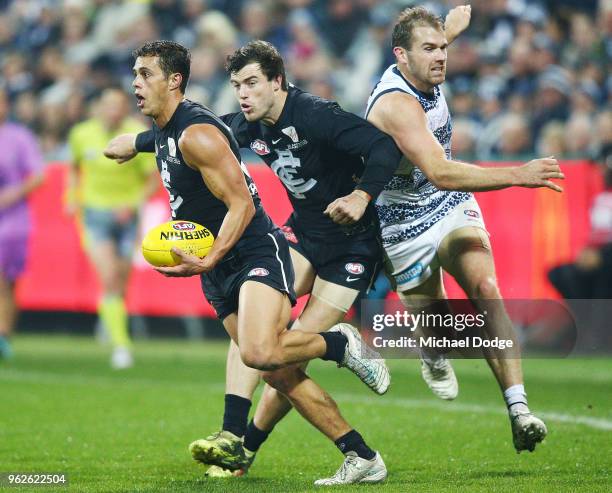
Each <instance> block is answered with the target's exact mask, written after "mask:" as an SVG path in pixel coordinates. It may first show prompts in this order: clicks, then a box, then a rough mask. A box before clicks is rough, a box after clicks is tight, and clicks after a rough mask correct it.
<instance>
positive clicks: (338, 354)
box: [319, 332, 348, 363]
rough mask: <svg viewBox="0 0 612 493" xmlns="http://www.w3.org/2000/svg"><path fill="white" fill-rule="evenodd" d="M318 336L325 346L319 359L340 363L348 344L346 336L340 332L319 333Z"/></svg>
mask: <svg viewBox="0 0 612 493" xmlns="http://www.w3.org/2000/svg"><path fill="white" fill-rule="evenodd" d="M319 335H320V336H321V337H323V339H325V343H326V344H327V349H326V350H325V354H324V355H323V356H321V359H323V360H325V361H335V362H336V363H340V362H341V361H342V358H343V357H344V352H345V351H346V345H347V343H348V340H347V339H346V336H345V335H344V334H342V332H319Z"/></svg>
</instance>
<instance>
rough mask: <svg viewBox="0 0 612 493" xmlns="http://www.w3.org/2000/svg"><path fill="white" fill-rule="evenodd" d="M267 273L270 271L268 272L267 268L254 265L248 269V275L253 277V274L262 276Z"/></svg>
mask: <svg viewBox="0 0 612 493" xmlns="http://www.w3.org/2000/svg"><path fill="white" fill-rule="evenodd" d="M268 274H270V272H268V269H264V268H263V267H255V268H254V269H251V270H250V272H249V274H248V277H253V276H258V277H264V276H267V275H268Z"/></svg>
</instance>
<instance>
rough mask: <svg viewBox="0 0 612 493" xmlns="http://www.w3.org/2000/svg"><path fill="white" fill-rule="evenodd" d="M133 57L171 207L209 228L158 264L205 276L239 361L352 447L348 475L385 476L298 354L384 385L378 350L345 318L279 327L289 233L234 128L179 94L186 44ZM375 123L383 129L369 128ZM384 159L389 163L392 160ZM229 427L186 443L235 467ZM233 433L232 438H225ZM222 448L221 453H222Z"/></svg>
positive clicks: (289, 296) (357, 478)
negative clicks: (267, 205)
mask: <svg viewBox="0 0 612 493" xmlns="http://www.w3.org/2000/svg"><path fill="white" fill-rule="evenodd" d="M134 57H135V64H134V77H135V78H134V81H133V84H132V85H133V87H134V93H135V95H136V99H137V103H138V107H139V108H140V109H141V111H142V113H143V114H145V115H147V116H150V117H151V118H152V119H153V130H152V136H153V139H152V140H153V146H154V150H155V154H156V160H157V164H158V169H159V171H160V174H161V177H162V181H163V184H164V186H165V187H166V189H167V191H168V193H169V196H170V206H171V209H172V216H173V218H175V219H183V220H189V221H195V222H197V223H200V224H202V225H203V226H205V227H207V228H208V229H209V230H210V231H211V232H212V233H213V234H214V235H215V238H216V240H215V242H214V245H213V247H212V249H211V251H210V253H209V254H208V255H207V256H206V257H205V258H204V259H200V258H198V257H195V256H193V255H188V254H186V253H184V252H182V251H180V250H179V249H175V252H176V253H177V254H178V255H180V257H181V261H182V262H181V264H179V265H178V266H175V267H158V268H156V270H158V271H159V272H161V273H162V274H165V275H167V276H178V277H186V276H192V275H200V276H201V280H202V287H203V290H204V293H205V295H206V297H207V298H208V300H209V301H210V303H211V304H212V306H213V307H214V308H215V310H216V312H217V315H218V317H219V318H220V319H221V320H222V321H223V324H224V326H225V328H226V330H227V332H228V333H229V335H230V336H231V338H232V340H233V341H234V342H235V344H236V345H237V347H238V348H239V356H240V359H241V360H242V362H243V363H244V365H246V366H245V368H246V367H248V368H249V369H256V370H258V371H261V372H262V376H263V379H264V380H265V381H266V382H267V383H268V384H270V385H271V386H272V387H274V388H275V389H277V390H278V391H279V392H281V393H282V396H283V399H287V400H288V401H289V402H290V403H291V405H293V407H295V408H296V409H297V410H298V411H299V412H300V414H302V416H304V418H305V419H307V420H308V421H309V422H310V423H311V424H312V425H313V426H315V427H316V428H317V429H318V430H319V431H321V432H322V433H323V434H325V435H326V436H327V437H328V438H330V439H331V440H333V441H335V442H336V445H337V446H338V447H339V448H340V450H341V451H342V452H343V453H345V454H346V455H347V458H346V460H345V462H344V467H345V468H346V467H349V466H347V463H348V464H349V465H350V466H352V472H353V474H352V475H350V476H349V477H347V478H346V481H345V482H379V481H382V480H384V479H385V478H386V475H387V471H386V468H385V465H384V462H383V461H382V458H381V457H380V454H379V453H378V452H375V451H373V450H372V449H370V448H369V447H368V446H367V445H366V443H365V441H364V440H363V438H362V437H361V435H360V434H359V433H358V432H357V431H356V430H354V429H352V428H351V426H349V424H348V423H347V422H346V421H345V420H344V419H343V418H342V416H341V415H340V412H339V410H338V407H337V406H336V404H335V402H334V401H333V400H332V399H331V397H330V396H329V395H327V394H326V393H325V392H324V391H323V389H321V388H320V387H319V386H318V385H317V384H315V383H314V382H313V381H312V380H311V379H310V378H308V376H307V375H306V374H305V373H304V371H303V369H302V368H301V367H300V365H299V364H296V363H303V362H306V361H308V360H310V359H313V358H322V359H325V360H333V361H335V362H336V363H338V364H339V365H341V366H346V367H347V368H349V369H350V370H352V371H353V372H354V373H356V374H357V375H358V376H359V377H360V378H361V379H362V380H363V381H364V382H365V383H367V384H368V385H369V386H370V387H372V389H373V390H375V391H377V392H384V391H385V390H386V388H387V387H388V384H389V374H388V369H387V368H386V365H385V364H384V361H382V360H379V359H374V358H371V357H368V356H371V355H368V354H367V352H364V353H363V354H362V348H361V341H360V339H359V338H358V334H357V335H355V334H354V333H353V332H352V331H350V330H344V331H342V330H336V331H330V332H321V333H316V332H312V331H311V332H306V331H304V330H300V327H297V328H296V329H294V330H290V331H288V330H286V327H287V324H288V322H289V318H290V311H291V310H290V309H291V303H294V302H295V292H294V288H293V285H294V273H293V269H292V264H291V258H290V255H289V249H288V246H287V241H286V239H285V237H284V235H283V233H282V232H281V231H280V230H279V229H278V228H276V227H275V226H274V225H273V223H272V222H271V220H270V219H269V217H268V216H267V215H266V213H265V212H264V210H263V208H262V207H261V205H260V200H259V196H258V194H257V188H256V187H255V184H254V183H253V182H252V181H251V179H250V177H249V176H248V173H247V171H246V167H245V166H244V164H243V163H242V162H241V161H240V154H239V146H238V143H237V142H236V140H235V139H234V136H233V134H232V132H231V130H230V129H229V128H228V127H227V126H226V125H225V124H224V123H223V122H222V121H221V120H220V119H219V118H218V117H216V116H215V115H214V114H213V113H212V112H211V111H210V110H208V109H207V108H205V107H204V106H202V105H200V104H197V103H193V102H191V101H188V100H185V99H184V92H185V87H186V85H187V81H188V78H189V69H190V55H189V52H188V51H187V50H186V49H185V48H184V47H182V46H181V45H179V44H177V43H173V42H169V41H156V42H152V43H147V44H145V45H144V46H143V47H141V48H140V49H138V50H136V51H135V52H134ZM365 125H366V126H368V127H369V126H370V124H367V123H365ZM371 128H373V127H371ZM373 133H375V134H377V135H378V134H380V132H379V131H378V130H376V129H374V130H373ZM381 135H382V134H381ZM385 138H386V139H387V140H388V146H389V148H390V149H393V151H390V153H388V154H385V155H384V156H381V157H380V158H379V159H380V161H382V160H383V157H384V158H387V159H388V158H392V160H395V161H396V162H397V160H398V159H399V154H398V151H396V147H395V144H393V142H392V141H391V140H390V139H388V138H387V137H385ZM386 168H390V169H391V172H393V170H394V165H391V166H389V165H386ZM380 179H382V180H384V179H385V177H384V176H383V177H380ZM382 185H384V182H383V183H381V184H380V185H377V187H378V188H376V187H373V193H377V192H378V191H380V189H382ZM359 200H362V201H364V200H363V199H359ZM364 202H365V201H364ZM364 209H365V206H361V205H357V206H354V204H353V203H352V202H351V200H350V199H347V204H344V203H343V204H338V205H337V206H336V207H335V208H333V207H332V208H331V211H332V213H333V214H335V215H338V216H342V217H345V216H346V217H349V218H353V217H355V218H357V217H358V216H359V215H361V214H362V213H363V210H364ZM335 211H340V212H335ZM324 330H325V329H324ZM280 368H285V369H284V370H279V369H280ZM235 402H236V401H234V403H235ZM239 404H240V402H239ZM240 412H241V410H240V409H236V408H235V407H234V406H230V407H229V408H228V409H227V410H226V414H228V415H229V416H228V421H229V422H230V423H232V422H233V419H232V416H231V415H233V414H236V413H240ZM247 412H248V408H247ZM245 421H246V418H245ZM245 425H246V423H245ZM224 433H225V436H223V434H224ZM227 434H230V435H232V437H233V436H234V435H233V434H231V433H229V432H228V431H226V432H221V433H219V434H218V436H217V437H216V438H220V440H217V441H215V440H214V438H212V439H211V440H212V441H213V442H214V445H215V446H217V447H216V448H214V449H211V448H210V447H208V445H207V442H206V441H197V442H194V443H193V444H192V445H191V447H190V449H191V452H192V454H193V455H194V457H195V458H196V459H203V458H207V459H210V458H211V457H209V456H210V455H211V454H212V455H213V456H215V457H217V458H218V459H219V462H218V465H226V466H228V468H229V469H237V468H239V467H240V466H241V465H242V464H244V462H245V461H246V458H245V456H244V451H243V450H242V447H241V441H240V440H239V439H238V440H237V441H233V442H232V441H228V440H226V438H227V436H226V435H227ZM202 442H204V443H202ZM228 443H229V445H230V447H229V448H223V445H224V444H228ZM220 452H225V455H223V454H221V455H219V454H217V453H220ZM230 459H231V460H230Z"/></svg>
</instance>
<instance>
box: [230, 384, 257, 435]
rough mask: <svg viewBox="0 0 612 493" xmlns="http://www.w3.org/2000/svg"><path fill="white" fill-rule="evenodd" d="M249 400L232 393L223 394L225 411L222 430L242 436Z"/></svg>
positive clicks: (247, 415)
mask: <svg viewBox="0 0 612 493" xmlns="http://www.w3.org/2000/svg"><path fill="white" fill-rule="evenodd" d="M250 409H251V401H250V400H249V399H245V398H244V397H240V396H238V395H234V394H225V412H224V413H223V430H225V431H229V432H231V433H233V434H234V435H236V436H237V437H242V436H243V435H244V432H245V431H246V427H247V420H248V419H249V410H250Z"/></svg>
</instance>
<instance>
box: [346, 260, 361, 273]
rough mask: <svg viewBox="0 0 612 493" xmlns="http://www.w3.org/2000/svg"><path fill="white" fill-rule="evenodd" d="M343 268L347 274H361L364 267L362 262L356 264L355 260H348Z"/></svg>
mask: <svg viewBox="0 0 612 493" xmlns="http://www.w3.org/2000/svg"><path fill="white" fill-rule="evenodd" d="M344 268H345V269H346V271H347V272H348V273H349V274H353V275H357V274H362V273H363V271H364V270H365V267H364V266H363V264H358V263H356V262H349V263H348V264H346V265H345V266H344Z"/></svg>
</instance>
